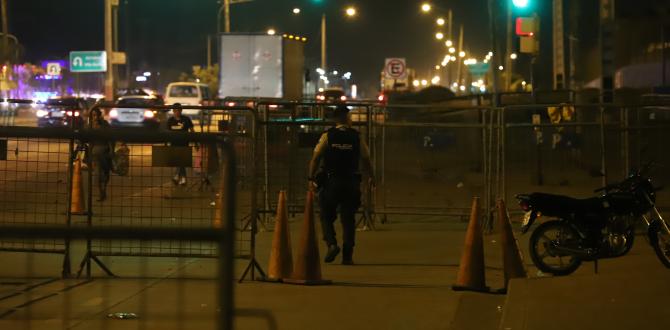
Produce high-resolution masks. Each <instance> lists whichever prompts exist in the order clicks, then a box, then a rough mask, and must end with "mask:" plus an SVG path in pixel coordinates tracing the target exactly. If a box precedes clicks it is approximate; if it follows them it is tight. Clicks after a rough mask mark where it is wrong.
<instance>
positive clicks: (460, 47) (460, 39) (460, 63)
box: [456, 24, 463, 90]
mask: <svg viewBox="0 0 670 330" xmlns="http://www.w3.org/2000/svg"><path fill="white" fill-rule="evenodd" d="M462 51H463V24H461V30H460V33H459V34H458V50H457V51H456V52H457V54H456V58H457V61H458V65H457V66H456V67H457V71H456V79H457V80H456V81H457V82H458V88H459V90H460V88H461V79H462V74H461V72H462V71H463V69H462V68H463V58H461V56H460V55H461V52H462Z"/></svg>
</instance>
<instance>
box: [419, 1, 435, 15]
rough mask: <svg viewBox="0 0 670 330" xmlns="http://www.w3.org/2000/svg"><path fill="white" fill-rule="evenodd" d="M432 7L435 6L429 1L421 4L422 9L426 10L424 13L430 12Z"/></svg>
mask: <svg viewBox="0 0 670 330" xmlns="http://www.w3.org/2000/svg"><path fill="white" fill-rule="evenodd" d="M431 9H433V6H431V5H430V4H429V3H427V2H424V3H423V4H422V5H421V11H422V12H424V13H429V12H430V11H431Z"/></svg>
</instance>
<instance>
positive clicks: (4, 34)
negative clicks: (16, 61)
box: [0, 0, 9, 63]
mask: <svg viewBox="0 0 670 330" xmlns="http://www.w3.org/2000/svg"><path fill="white" fill-rule="evenodd" d="M0 5H2V60H3V61H5V63H6V62H8V61H9V58H8V56H7V54H9V39H8V37H9V31H8V30H9V27H8V24H7V0H2V2H0Z"/></svg>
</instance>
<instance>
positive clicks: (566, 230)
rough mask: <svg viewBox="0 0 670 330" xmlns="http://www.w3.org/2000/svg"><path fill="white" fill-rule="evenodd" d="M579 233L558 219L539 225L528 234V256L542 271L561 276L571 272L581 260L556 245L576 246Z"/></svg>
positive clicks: (577, 266)
mask: <svg viewBox="0 0 670 330" xmlns="http://www.w3.org/2000/svg"><path fill="white" fill-rule="evenodd" d="M578 243H579V234H578V233H577V231H576V230H575V229H574V228H572V227H570V226H569V225H568V224H567V223H565V222H563V221H559V220H552V221H547V222H545V223H543V224H541V225H539V226H538V227H537V228H535V230H534V231H533V233H532V234H531V236H530V247H529V252H530V257H531V259H532V260H533V263H534V264H535V266H536V267H537V268H538V269H539V270H540V271H542V272H544V273H549V274H553V275H556V276H563V275H568V274H571V273H573V272H574V271H575V270H577V268H579V266H580V265H581V264H582V260H581V259H580V258H579V257H577V256H575V255H574V254H571V253H569V252H566V251H560V250H558V249H557V247H561V246H563V247H569V248H578V246H579V244H578Z"/></svg>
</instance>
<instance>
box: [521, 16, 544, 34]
mask: <svg viewBox="0 0 670 330" xmlns="http://www.w3.org/2000/svg"><path fill="white" fill-rule="evenodd" d="M539 29H540V20H539V19H538V18H537V17H536V16H532V17H517V19H516V35H518V36H520V37H532V36H534V35H536V34H537V32H538V30H539Z"/></svg>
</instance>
